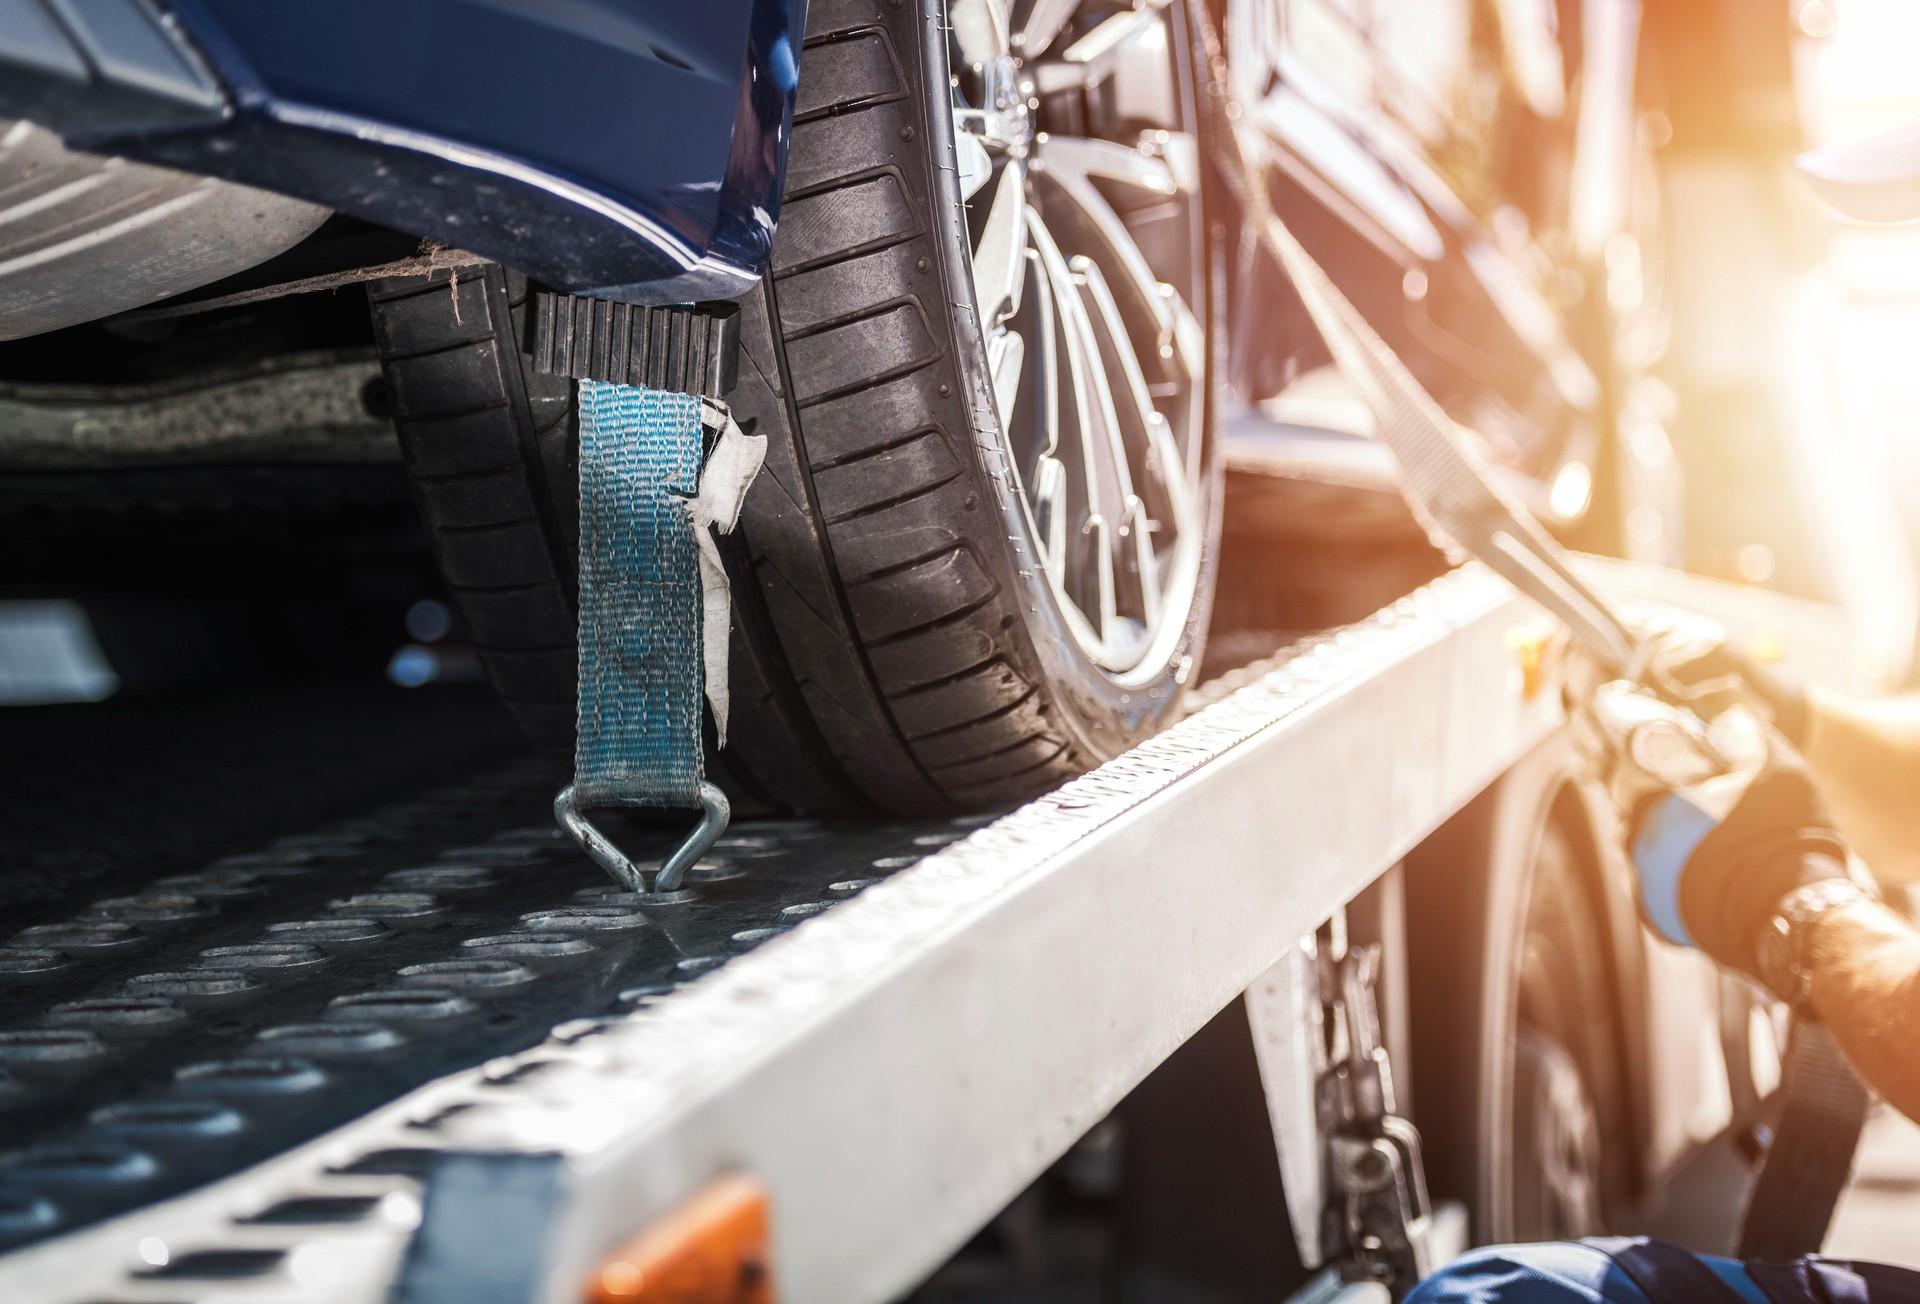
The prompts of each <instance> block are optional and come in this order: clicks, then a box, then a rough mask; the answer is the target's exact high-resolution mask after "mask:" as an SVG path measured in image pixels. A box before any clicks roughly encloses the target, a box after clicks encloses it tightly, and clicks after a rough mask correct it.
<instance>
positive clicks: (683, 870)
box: [553, 781, 733, 894]
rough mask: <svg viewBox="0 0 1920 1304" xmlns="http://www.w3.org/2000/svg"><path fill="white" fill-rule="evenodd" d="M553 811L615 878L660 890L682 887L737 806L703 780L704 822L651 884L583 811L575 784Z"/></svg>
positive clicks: (633, 887) (634, 888)
mask: <svg viewBox="0 0 1920 1304" xmlns="http://www.w3.org/2000/svg"><path fill="white" fill-rule="evenodd" d="M553 814H554V818H555V819H557V820H559V821H560V827H561V828H563V829H565V830H566V831H567V832H568V833H570V834H572V835H573V840H574V841H575V842H577V843H579V844H580V849H581V850H582V851H584V852H586V853H587V855H588V856H590V857H592V859H593V863H594V864H596V865H598V866H600V868H602V869H604V870H606V871H607V873H608V874H610V875H611V876H612V877H613V881H614V882H616V883H618V884H619V885H620V886H621V887H623V888H625V889H626V890H627V891H629V892H641V893H649V894H658V893H661V892H672V891H675V890H677V889H678V888H679V886H680V881H681V880H682V879H684V878H685V877H686V876H687V871H688V870H689V869H691V868H692V867H693V866H694V864H695V863H696V862H698V861H699V859H700V857H702V856H704V855H706V854H707V852H708V850H709V849H711V848H712V846H713V844H714V843H715V842H716V841H718V840H719V837H720V835H721V834H722V833H725V832H726V831H727V822H728V821H729V820H730V819H732V818H733V807H732V806H731V805H729V804H728V802H727V794H726V793H724V792H721V791H720V789H718V788H716V787H715V786H714V785H712V784H711V783H707V782H704V781H703V782H702V783H701V784H700V822H699V823H698V824H696V825H695V826H694V829H693V832H691V833H689V834H688V835H687V837H686V840H685V841H683V842H682V843H681V844H680V845H679V846H678V847H677V848H675V849H674V852H673V854H672V855H670V856H668V857H667V858H666V859H665V860H664V861H662V862H661V864H660V869H659V871H658V872H657V873H655V874H654V876H653V885H652V886H651V887H649V886H648V885H647V881H646V879H645V878H644V877H643V876H642V874H641V872H640V867H639V866H637V865H635V864H634V863H633V861H632V860H630V859H629V858H628V857H627V853H626V852H624V851H622V850H620V848H618V847H616V846H614V845H613V843H612V842H611V841H609V840H608V838H607V835H606V834H604V833H602V832H601V831H600V830H599V829H597V828H595V827H594V826H593V825H592V824H591V823H589V822H588V820H587V817H586V816H585V815H582V814H581V813H580V806H579V803H578V802H577V801H576V800H575V797H574V792H573V785H572V784H568V785H567V786H566V787H564V788H562V789H561V790H560V795H559V796H557V797H555V798H554V799H553Z"/></svg>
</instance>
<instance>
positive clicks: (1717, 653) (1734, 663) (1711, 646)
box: [1645, 627, 1809, 747]
mask: <svg viewBox="0 0 1920 1304" xmlns="http://www.w3.org/2000/svg"><path fill="white" fill-rule="evenodd" d="M1652 644H1653V654H1652V657H1651V659H1650V660H1649V661H1648V663H1647V668H1646V673H1645V680H1646V682H1647V684H1648V686H1650V687H1651V688H1653V690H1654V691H1655V692H1657V693H1659V694H1660V695H1661V696H1662V697H1665V698H1667V699H1668V700H1670V701H1673V702H1675V703H1677V704H1679V705H1681V706H1685V707H1689V708H1691V709H1692V710H1693V712H1694V714H1696V715H1699V716H1701V717H1703V718H1705V719H1712V718H1713V717H1714V716H1716V715H1719V714H1720V712H1722V711H1724V710H1726V709H1727V708H1728V707H1729V706H1733V705H1735V704H1736V703H1740V704H1745V705H1747V706H1750V707H1754V708H1756V709H1757V711H1758V713H1759V714H1761V715H1762V716H1763V717H1764V718H1766V719H1768V720H1770V721H1771V722H1772V724H1773V727H1774V728H1775V729H1777V730H1779V731H1780V733H1781V735H1782V736H1783V737H1784V738H1785V739H1786V740H1787V741H1788V742H1789V743H1791V744H1792V745H1793V746H1794V747H1804V746H1806V743H1807V723H1808V720H1809V708H1808V704H1807V687H1806V685H1805V684H1803V683H1801V682H1800V681H1799V679H1797V678H1795V677H1794V676H1793V675H1791V674H1789V673H1787V672H1786V671H1784V670H1782V669H1779V668H1778V667H1774V666H1768V665H1766V664H1764V663H1763V662H1761V661H1759V660H1757V659H1756V658H1754V657H1751V656H1748V655H1747V654H1746V653H1745V652H1742V651H1740V650H1739V649H1738V648H1736V647H1734V646H1733V644H1732V643H1730V642H1729V641H1728V640H1727V637H1726V635H1725V633H1724V631H1721V630H1718V629H1712V628H1707V627H1702V628H1695V629H1679V630H1673V631H1669V632H1667V633H1663V634H1659V635H1656V636H1655V637H1654V638H1653V640H1652Z"/></svg>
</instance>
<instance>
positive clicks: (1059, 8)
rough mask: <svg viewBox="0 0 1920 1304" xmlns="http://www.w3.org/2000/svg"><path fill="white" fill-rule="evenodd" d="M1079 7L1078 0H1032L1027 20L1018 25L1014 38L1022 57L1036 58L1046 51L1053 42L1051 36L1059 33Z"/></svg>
mask: <svg viewBox="0 0 1920 1304" xmlns="http://www.w3.org/2000/svg"><path fill="white" fill-rule="evenodd" d="M1079 7H1080V0H1033V5H1032V7H1031V8H1030V9H1028V10H1027V21H1026V22H1024V23H1022V24H1021V25H1020V31H1019V32H1018V34H1017V36H1016V39H1017V40H1018V42H1019V45H1020V54H1021V56H1022V57H1023V58H1027V59H1037V58H1039V57H1040V56H1041V55H1042V54H1044V53H1046V50H1047V47H1048V46H1050V45H1052V44H1053V38H1054V37H1056V36H1058V35H1060V29H1061V28H1063V27H1065V26H1066V25H1067V20H1068V19H1070V18H1072V17H1073V11H1074V10H1076V9H1078V8H1079Z"/></svg>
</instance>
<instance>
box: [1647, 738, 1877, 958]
mask: <svg viewBox="0 0 1920 1304" xmlns="http://www.w3.org/2000/svg"><path fill="white" fill-rule="evenodd" d="M1754 732H1755V734H1756V735H1757V737H1756V738H1755V740H1754V742H1755V746H1754V747H1753V749H1752V752H1751V754H1750V755H1749V756H1748V758H1747V763H1745V764H1743V765H1741V766H1739V767H1738V768H1737V769H1736V770H1734V771H1733V772H1732V773H1729V774H1723V775H1720V776H1718V777H1717V778H1713V779H1708V780H1706V781H1705V782H1703V783H1699V784H1695V785H1693V786H1691V787H1688V788H1683V789H1680V790H1679V791H1676V792H1670V793H1667V794H1665V795H1663V796H1659V797H1655V798H1652V799H1650V800H1648V801H1647V802H1646V803H1644V804H1643V806H1642V808H1641V813H1640V818H1639V820H1638V822H1637V829H1636V832H1635V835H1634V839H1633V861H1634V866H1635V867H1636V868H1637V869H1638V870H1639V871H1640V903H1641V909H1642V912H1643V914H1644V915H1645V916H1646V918H1647V921H1648V923H1650V924H1652V925H1653V927H1654V928H1655V929H1656V930H1657V931H1658V932H1660V933H1661V934H1662V935H1663V936H1665V937H1666V938H1667V939H1668V940H1669V941H1674V942H1678V943H1681V944H1682V945H1693V946H1697V947H1699V948H1700V949H1701V950H1702V951H1705V952H1706V953H1707V954H1708V955H1709V956H1711V957H1712V958H1713V959H1714V960H1716V961H1718V962H1719V963H1720V964H1722V965H1725V966H1727V967H1728V968H1732V969H1738V970H1740V971H1742V972H1745V973H1749V974H1755V976H1758V975H1757V972H1756V963H1757V961H1756V950H1755V948H1756V946H1757V943H1758V941H1759V938H1760V935H1761V932H1762V930H1763V929H1764V928H1765V927H1766V926H1767V923H1768V921H1769V920H1770V919H1771V918H1772V916H1773V913H1774V910H1775V908H1776V906H1777V905H1778V904H1779V902H1780V899H1781V898H1782V897H1784V896H1785V895H1786V894H1787V893H1788V892H1791V891H1792V890H1793V889H1794V888H1796V887H1799V886H1800V885H1801V884H1803V883H1810V882H1813V881H1815V880H1816V879H1821V878H1845V877H1847V868H1846V864H1847V848H1846V843H1845V841H1844V840H1843V839H1842V838H1841V836H1840V833H1839V831H1838V830H1837V829H1836V828H1835V827H1834V823H1833V819H1832V817H1831V816H1830V815H1828V814H1827V809H1826V804H1825V802H1823V801H1822V800H1821V798H1820V792H1819V789H1818V788H1816V787H1815V786H1814V782H1813V776H1812V775H1811V774H1809V773H1808V771H1807V766H1806V762H1805V761H1803V760H1802V759H1801V757H1800V754H1799V753H1798V752H1796V751H1795V750H1794V749H1793V747H1792V745H1791V744H1790V743H1788V742H1787V740H1786V739H1785V738H1783V737H1781V736H1780V735H1779V733H1778V732H1777V731H1774V730H1762V729H1760V728H1759V727H1758V726H1755V728H1754Z"/></svg>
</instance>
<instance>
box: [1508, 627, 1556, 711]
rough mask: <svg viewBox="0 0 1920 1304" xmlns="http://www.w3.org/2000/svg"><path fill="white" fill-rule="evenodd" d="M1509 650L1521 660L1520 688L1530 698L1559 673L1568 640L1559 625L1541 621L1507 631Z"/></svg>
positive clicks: (1517, 659) (1536, 694)
mask: <svg viewBox="0 0 1920 1304" xmlns="http://www.w3.org/2000/svg"><path fill="white" fill-rule="evenodd" d="M1505 642H1506V645H1507V650H1508V651H1509V652H1512V653H1513V655H1514V659H1515V660H1516V661H1518V662H1519V663H1520V691H1521V692H1522V693H1523V694H1524V695H1525V696H1526V697H1527V698H1529V699H1531V698H1533V697H1536V696H1538V695H1539V693H1540V690H1541V689H1543V688H1546V687H1547V686H1548V685H1549V684H1552V683H1553V682H1554V681H1555V680H1556V679H1558V678H1559V675H1560V663H1561V661H1562V659H1563V658H1564V656H1565V654H1566V639H1565V637H1564V635H1563V634H1562V632H1561V629H1560V627H1559V626H1558V625H1556V624H1554V623H1552V622H1551V621H1540V622H1535V623H1532V624H1527V625H1522V626H1519V627H1518V628H1515V629H1510V630H1508V631H1507V636H1506V640H1505Z"/></svg>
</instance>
